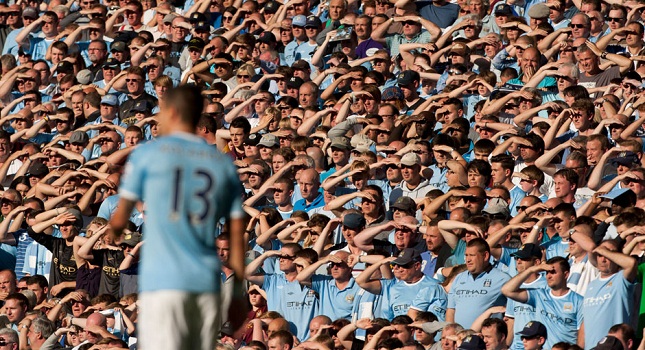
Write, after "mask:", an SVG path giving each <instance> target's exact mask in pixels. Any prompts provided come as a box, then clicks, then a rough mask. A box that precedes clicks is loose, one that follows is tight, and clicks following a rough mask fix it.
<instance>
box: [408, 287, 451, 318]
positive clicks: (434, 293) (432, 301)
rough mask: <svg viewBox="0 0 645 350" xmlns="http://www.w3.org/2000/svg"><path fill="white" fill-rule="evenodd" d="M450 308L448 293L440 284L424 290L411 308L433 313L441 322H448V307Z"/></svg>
mask: <svg viewBox="0 0 645 350" xmlns="http://www.w3.org/2000/svg"><path fill="white" fill-rule="evenodd" d="M447 306H448V293H446V291H445V290H444V289H443V287H442V286H441V285H439V284H435V285H432V286H429V287H427V288H423V289H422V290H420V291H419V294H417V297H416V298H414V300H413V301H412V305H410V308H412V309H415V310H418V311H429V312H432V313H433V314H434V315H435V316H437V318H438V319H439V321H445V320H446V307H447Z"/></svg>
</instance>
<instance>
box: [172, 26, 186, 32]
mask: <svg viewBox="0 0 645 350" xmlns="http://www.w3.org/2000/svg"><path fill="white" fill-rule="evenodd" d="M172 29H179V30H184V31H187V30H188V29H186V28H184V27H180V26H172Z"/></svg>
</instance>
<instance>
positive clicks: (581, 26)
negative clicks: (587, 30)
mask: <svg viewBox="0 0 645 350" xmlns="http://www.w3.org/2000/svg"><path fill="white" fill-rule="evenodd" d="M584 27H585V25H584V24H574V23H570V24H569V28H578V29H581V28H584Z"/></svg>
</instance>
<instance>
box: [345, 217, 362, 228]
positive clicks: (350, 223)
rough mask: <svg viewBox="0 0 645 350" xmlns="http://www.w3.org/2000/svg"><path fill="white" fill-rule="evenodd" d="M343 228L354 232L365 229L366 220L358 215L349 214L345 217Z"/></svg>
mask: <svg viewBox="0 0 645 350" xmlns="http://www.w3.org/2000/svg"><path fill="white" fill-rule="evenodd" d="M343 226H346V227H347V228H349V229H352V230H358V229H362V228H363V227H365V218H364V217H363V215H361V214H358V213H349V214H347V215H345V216H344V217H343Z"/></svg>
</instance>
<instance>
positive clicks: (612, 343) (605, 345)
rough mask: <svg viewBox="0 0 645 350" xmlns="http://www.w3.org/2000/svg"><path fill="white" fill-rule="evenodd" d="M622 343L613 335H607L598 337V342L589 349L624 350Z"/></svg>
mask: <svg viewBox="0 0 645 350" xmlns="http://www.w3.org/2000/svg"><path fill="white" fill-rule="evenodd" d="M624 349H625V348H624V347H623V343H621V342H620V340H619V339H618V338H616V337H614V336H611V335H608V336H606V337H603V338H602V339H600V341H599V342H598V344H596V346H595V347H593V348H591V350H624Z"/></svg>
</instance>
